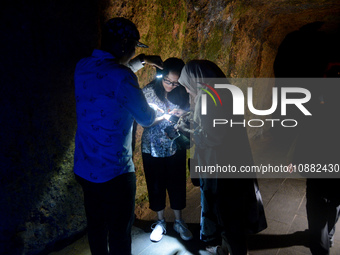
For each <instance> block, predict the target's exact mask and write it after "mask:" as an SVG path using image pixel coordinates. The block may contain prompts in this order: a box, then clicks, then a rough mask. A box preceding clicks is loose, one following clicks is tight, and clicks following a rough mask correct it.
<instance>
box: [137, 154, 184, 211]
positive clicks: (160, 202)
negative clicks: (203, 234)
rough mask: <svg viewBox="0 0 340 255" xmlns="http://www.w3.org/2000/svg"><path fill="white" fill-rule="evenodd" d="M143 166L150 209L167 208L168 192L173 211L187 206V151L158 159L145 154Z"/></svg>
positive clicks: (159, 209)
mask: <svg viewBox="0 0 340 255" xmlns="http://www.w3.org/2000/svg"><path fill="white" fill-rule="evenodd" d="M142 157H143V166H144V173H145V179H146V184H147V187H148V193H149V202H150V209H151V210H153V211H156V212H157V211H161V210H163V209H164V208H165V201H166V190H168V195H169V199H170V207H171V209H173V210H182V209H184V208H185V206H186V150H178V151H177V152H176V153H175V155H173V156H171V157H164V158H157V157H152V156H151V154H148V153H143V154H142Z"/></svg>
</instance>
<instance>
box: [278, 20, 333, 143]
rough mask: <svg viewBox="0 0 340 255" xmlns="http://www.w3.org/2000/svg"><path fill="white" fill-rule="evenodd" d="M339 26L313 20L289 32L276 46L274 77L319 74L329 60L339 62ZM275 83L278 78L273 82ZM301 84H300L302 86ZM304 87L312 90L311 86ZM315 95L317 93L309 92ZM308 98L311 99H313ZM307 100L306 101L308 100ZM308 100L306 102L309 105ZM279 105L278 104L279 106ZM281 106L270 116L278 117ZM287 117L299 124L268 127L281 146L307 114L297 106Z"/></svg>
mask: <svg viewBox="0 0 340 255" xmlns="http://www.w3.org/2000/svg"><path fill="white" fill-rule="evenodd" d="M339 45H340V26H339V25H338V24H327V23H324V22H314V23H310V24H307V25H305V26H303V27H301V28H300V29H299V30H297V31H294V32H292V33H289V34H288V35H287V36H286V37H285V39H284V40H283V41H282V43H281V45H280V46H279V48H278V53H277V56H276V58H275V61H274V74H275V77H276V78H322V77H324V76H325V72H326V70H327V69H328V68H329V66H330V65H331V64H334V63H339V65H340V46H339ZM300 85H301V84H299V83H298V82H297V83H295V82H294V81H293V82H292V83H291V85H290V86H291V87H300ZM276 86H277V87H278V88H279V90H278V91H279V97H280V87H282V86H287V83H285V85H281V82H276ZM302 87H303V86H302ZM305 88H307V89H309V90H310V91H312V88H308V86H305ZM311 94H312V100H313V96H314V97H315V96H316V94H317V93H312V92H311ZM299 97H301V95H300V96H299V95H294V94H292V95H290V98H299ZM312 100H311V101H312ZM309 103H310V102H308V104H309ZM308 104H306V105H307V106H308ZM278 108H280V106H278ZM280 113H281V109H280V110H277V111H276V112H275V113H274V114H273V116H272V117H273V118H274V119H275V118H277V119H279V118H280V117H281V118H282V116H279V115H280ZM285 118H286V119H295V120H297V121H298V123H299V125H298V126H297V128H283V127H278V128H275V129H272V130H271V134H272V135H273V138H274V140H275V141H276V142H277V143H278V144H279V145H280V146H283V147H286V148H289V147H290V146H291V145H292V143H293V142H294V140H295V138H296V136H297V134H298V133H299V132H300V131H301V130H300V129H301V125H300V123H302V122H304V121H305V119H306V117H305V116H304V115H303V114H302V112H301V111H300V110H299V109H298V108H297V107H290V108H287V116H285Z"/></svg>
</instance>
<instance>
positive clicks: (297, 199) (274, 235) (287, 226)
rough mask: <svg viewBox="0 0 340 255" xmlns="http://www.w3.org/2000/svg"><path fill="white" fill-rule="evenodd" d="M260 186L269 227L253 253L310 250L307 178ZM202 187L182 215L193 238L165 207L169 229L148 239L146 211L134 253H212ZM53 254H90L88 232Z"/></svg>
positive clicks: (253, 242) (252, 243)
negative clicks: (204, 235)
mask: <svg viewBox="0 0 340 255" xmlns="http://www.w3.org/2000/svg"><path fill="white" fill-rule="evenodd" d="M259 186H260V190H261V194H262V198H263V202H264V206H265V213H266V217H267V222H268V228H267V229H266V230H264V231H262V232H261V233H259V234H257V235H253V236H250V237H249V254H250V255H257V254H261V255H291V254H294V255H302V254H311V253H310V251H309V248H308V247H307V245H308V242H307V232H306V231H305V230H306V229H307V218H306V209H305V207H306V198H305V180H303V179H259ZM199 196H200V191H199V188H197V187H193V188H191V189H190V191H188V194H187V208H186V209H185V210H184V211H183V218H184V219H185V220H186V222H187V223H188V225H189V228H190V229H191V230H192V232H193V234H194V240H191V241H188V242H185V241H182V240H181V238H180V237H179V235H178V234H177V233H176V232H175V231H174V230H173V229H172V222H173V215H172V212H171V210H170V209H169V207H167V209H166V213H165V214H166V219H167V221H168V233H167V235H166V236H164V238H163V239H162V240H161V241H160V242H158V243H153V242H151V241H150V239H149V235H150V231H151V230H150V225H151V224H152V223H153V220H154V219H155V215H154V213H152V212H150V213H147V214H146V216H145V217H144V218H143V219H136V222H135V224H134V227H133V231H132V239H133V241H132V252H133V254H134V255H137V254H138V255H151V254H155V255H162V254H164V255H174V254H177V255H179V254H180V255H184V254H186V255H187V254H200V255H205V254H209V253H208V252H206V251H205V250H204V248H205V247H204V244H203V243H201V242H200V241H199V216H200V204H199ZM50 255H90V251H89V246H88V242H87V236H86V235H85V236H83V237H82V238H80V239H79V240H78V241H76V242H74V243H73V244H71V245H69V246H67V247H66V248H64V249H62V250H60V251H56V252H52V253H50ZM331 255H340V227H338V228H337V231H336V234H335V245H334V247H333V248H332V249H331Z"/></svg>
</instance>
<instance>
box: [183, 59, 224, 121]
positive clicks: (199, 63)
mask: <svg viewBox="0 0 340 255" xmlns="http://www.w3.org/2000/svg"><path fill="white" fill-rule="evenodd" d="M206 78H225V74H224V73H223V72H222V70H221V69H220V68H219V67H218V66H217V65H216V64H215V63H213V62H211V61H209V60H191V61H189V62H188V63H187V64H186V65H185V66H184V67H183V69H182V72H181V76H180V78H179V80H178V82H179V83H180V84H182V85H183V86H184V87H185V88H186V89H187V90H189V91H191V92H192V93H193V94H195V95H196V97H195V98H192V96H190V108H191V109H193V110H194V121H195V122H196V123H198V124H200V112H201V104H200V103H199V101H200V99H201V95H202V92H203V90H201V89H200V88H202V85H201V83H205V79H206Z"/></svg>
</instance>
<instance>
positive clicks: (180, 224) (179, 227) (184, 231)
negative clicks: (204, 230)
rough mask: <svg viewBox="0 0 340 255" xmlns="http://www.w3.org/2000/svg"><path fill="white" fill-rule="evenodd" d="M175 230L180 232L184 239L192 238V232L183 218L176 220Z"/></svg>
mask: <svg viewBox="0 0 340 255" xmlns="http://www.w3.org/2000/svg"><path fill="white" fill-rule="evenodd" d="M174 230H175V231H176V232H177V233H179V234H180V236H181V238H182V239H183V240H185V241H188V240H191V239H192V233H191V231H190V230H189V229H188V226H187V224H185V223H184V221H183V220H175V222H174Z"/></svg>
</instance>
